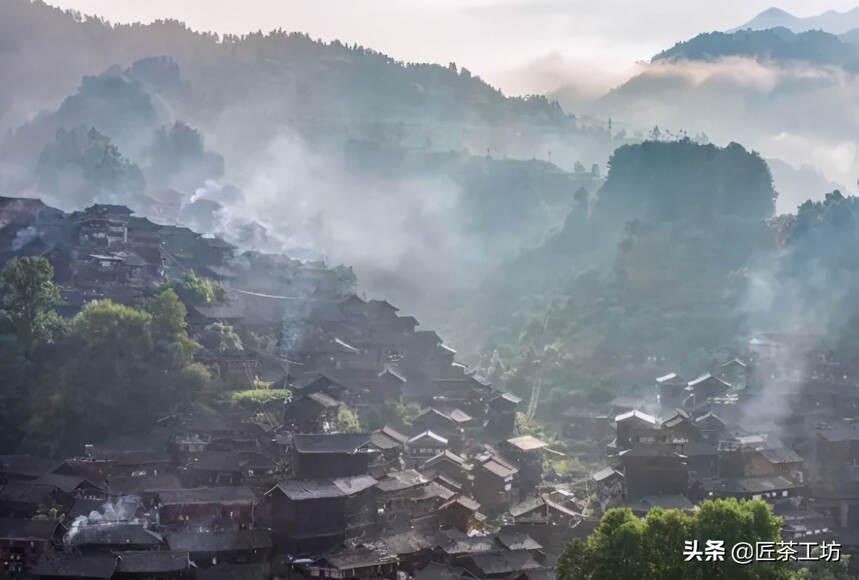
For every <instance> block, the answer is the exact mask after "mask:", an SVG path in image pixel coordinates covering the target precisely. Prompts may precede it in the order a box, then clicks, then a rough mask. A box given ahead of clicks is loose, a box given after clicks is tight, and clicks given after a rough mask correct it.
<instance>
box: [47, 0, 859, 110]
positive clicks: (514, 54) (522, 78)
mask: <svg viewBox="0 0 859 580" xmlns="http://www.w3.org/2000/svg"><path fill="white" fill-rule="evenodd" d="M772 1H773V0H709V1H704V0H651V1H649V2H644V1H642V0H241V1H239V2H234V1H226V0H146V1H145V2H142V1H140V0H49V3H51V4H55V5H57V6H61V7H63V8H74V9H76V10H80V11H81V12H84V13H87V14H98V15H100V16H103V17H105V18H106V19H108V20H111V21H121V22H131V21H142V22H149V21H151V20H153V19H156V18H167V17H169V18H175V19H179V20H183V21H185V22H186V23H188V24H189V25H190V26H191V27H192V28H195V29H203V30H213V31H216V32H222V33H223V32H231V33H243V32H248V31H253V30H258V29H261V30H263V31H265V30H270V29H273V28H278V27H280V28H283V29H284V30H288V31H302V32H307V33H309V34H310V35H311V36H312V37H314V38H322V39H325V40H332V39H335V38H337V39H340V40H342V41H344V42H349V43H352V42H357V43H358V44H362V45H365V46H369V47H372V48H375V49H377V50H380V51H382V52H384V53H386V54H389V55H391V56H393V57H395V58H397V59H400V60H407V61H429V62H440V63H447V62H449V61H451V60H453V61H456V62H457V64H460V65H465V66H466V67H468V68H469V69H471V70H472V72H474V73H475V74H478V75H480V76H482V77H483V78H485V79H486V80H488V81H490V82H491V83H493V84H495V85H498V86H500V87H501V88H502V89H504V90H505V91H506V92H509V93H521V92H543V91H548V90H552V89H554V88H557V86H558V85H560V84H563V82H564V79H565V78H571V77H573V76H575V77H578V78H579V79H582V78H584V79H589V80H590V81H591V82H593V83H595V84H597V85H606V84H615V83H616V82H618V81H619V80H620V79H621V78H622V77H623V76H625V73H626V72H627V71H628V70H629V68H630V67H631V66H632V64H633V63H634V62H635V61H636V60H647V59H649V58H650V57H651V56H652V55H653V54H655V53H656V52H659V51H660V50H662V49H663V48H667V47H669V46H671V45H672V44H673V43H674V42H676V41H678V40H685V39H687V38H689V37H691V36H694V35H695V34H697V33H699V32H704V31H711V30H723V29H727V28H731V27H733V26H736V25H739V24H742V23H743V22H745V21H747V20H749V19H751V18H752V17H753V16H755V15H756V14H757V13H759V12H761V11H762V10H765V9H766V8H769V7H770V6H771V5H772V4H771V2H772ZM857 3H859V0H828V1H826V2H809V1H808V0H780V1H779V3H778V6H779V7H780V8H782V9H784V10H787V11H789V12H792V13H794V14H796V15H798V16H808V15H811V14H817V13H820V12H823V11H825V10H829V9H835V10H841V11H843V10H848V9H850V8H852V7H854V6H855V5H856V4H857ZM573 73H578V74H573Z"/></svg>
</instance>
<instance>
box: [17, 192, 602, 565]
mask: <svg viewBox="0 0 859 580" xmlns="http://www.w3.org/2000/svg"><path fill="white" fill-rule="evenodd" d="M0 220H2V222H0V238H2V240H0V249H2V251H3V252H4V254H5V255H3V256H0V258H2V259H3V260H4V261H5V260H6V259H9V258H10V257H12V256H18V255H41V256H44V257H46V258H47V259H49V260H50V261H51V263H52V264H53V265H54V268H55V272H56V279H57V281H58V282H59V283H60V284H61V285H62V288H63V292H64V295H65V296H66V298H67V301H68V306H67V307H66V308H68V309H69V310H70V312H73V311H74V308H80V307H81V306H82V305H83V304H84V303H86V302H87V301H89V300H92V299H99V298H111V299H114V300H117V301H120V302H132V301H133V299H134V297H135V296H136V295H137V294H138V293H139V292H141V291H144V290H145V289H146V288H151V287H153V286H155V285H157V284H160V283H163V282H164V281H167V280H173V279H176V277H177V276H179V275H181V274H182V273H184V272H187V271H188V270H191V269H193V270H194V271H195V272H196V273H198V274H199V275H201V276H206V277H207V278H211V279H213V280H217V281H220V282H222V283H223V284H224V286H225V287H226V288H227V289H228V291H227V296H226V297H225V299H224V300H222V301H219V302H216V303H210V304H191V305H189V308H188V320H187V321H188V325H189V332H190V333H191V334H192V336H193V335H194V334H195V333H196V332H198V331H199V330H200V329H203V328H205V327H207V326H208V325H210V324H211V323H213V322H219V323H225V324H229V325H233V326H234V327H235V328H237V329H240V330H242V331H243V332H253V333H256V334H258V335H261V336H265V335H269V336H274V337H276V341H277V346H276V353H275V354H274V355H272V354H271V353H270V352H269V353H264V352H261V351H258V350H254V349H251V348H247V349H245V350H244V351H243V352H241V353H226V352H225V353H220V352H207V351H205V349H204V351H203V354H202V356H204V357H207V356H210V357H211V360H205V359H204V361H203V362H205V363H207V364H212V365H217V366H218V367H219V370H220V371H221V372H220V374H221V376H223V377H232V378H234V379H235V387H236V389H247V388H248V384H247V383H253V382H254V381H255V380H257V379H263V380H266V381H268V382H270V383H272V384H271V387H270V388H271V389H273V390H275V392H288V393H289V396H287V397H285V398H283V399H277V400H275V401H269V402H267V403H261V404H250V405H243V404H229V403H215V402H209V403H208V404H204V403H202V402H197V403H195V404H194V405H193V407H192V408H189V409H185V410H183V411H181V412H177V413H175V414H173V415H169V416H165V417H163V418H161V419H160V420H159V421H158V422H157V424H155V425H153V426H152V428H151V430H149V431H148V432H146V433H141V434H138V435H136V436H134V437H127V436H120V435H117V436H115V437H112V438H109V439H108V440H106V441H93V442H92V443H91V444H87V445H86V447H85V448H84V449H81V451H80V453H79V454H78V455H77V456H75V457H68V458H65V459H63V460H57V459H54V458H51V459H46V458H41V457H32V456H24V455H4V456H0V560H2V563H3V567H4V570H5V571H7V572H8V573H9V574H10V575H13V576H24V577H39V578H45V579H60V578H63V579H67V580H68V579H69V578H99V579H107V578H120V579H121V578H124V577H128V578H132V577H133V578H137V579H144V578H152V579H155V578H157V579H171V578H175V579H178V578H202V579H204V580H205V579H207V578H212V579H215V578H225V579H226V578H230V579H235V580H241V579H248V580H252V579H263V578H274V577H277V578H302V577H313V578H403V579H406V578H412V577H413V578H510V579H521V580H526V579H541V578H551V577H552V576H553V572H552V568H553V563H554V560H555V558H556V557H557V554H558V553H559V552H560V549H561V548H562V547H563V544H564V543H565V542H566V541H567V540H568V539H569V538H570V537H572V535H573V534H579V535H581V534H584V533H586V532H585V531H584V527H580V524H581V523H582V521H583V517H582V516H581V514H580V509H579V506H578V504H577V503H576V501H575V500H574V498H573V497H572V496H571V495H570V494H569V493H566V492H563V491H558V492H554V491H546V490H544V489H543V488H542V487H541V486H542V480H543V464H544V454H545V453H547V452H549V450H547V449H546V447H547V446H546V443H544V442H543V441H540V440H539V439H536V438H534V437H532V436H529V435H521V434H519V433H517V432H516V427H515V426H516V412H517V409H518V408H519V406H520V403H521V401H520V399H519V398H518V397H516V396H514V395H512V394H510V393H505V392H503V391H499V390H498V389H496V388H494V387H493V386H492V385H490V384H489V383H488V382H486V381H485V380H483V379H481V378H480V377H479V376H477V375H476V374H475V373H473V372H471V371H470V370H469V369H468V367H466V366H465V365H463V364H460V363H459V362H457V361H456V353H455V351H454V350H453V349H452V348H450V347H449V346H447V345H446V344H444V343H443V341H442V340H441V338H440V337H439V336H438V335H437V334H436V333H435V332H433V331H430V330H421V329H418V328H417V327H418V321H417V320H415V319H414V318H413V317H411V316H403V315H401V314H400V313H399V310H398V309H397V308H396V307H395V306H393V305H391V304H390V303H388V302H386V301H384V300H366V299H364V298H362V297H359V296H358V295H356V294H355V293H354V275H353V274H352V272H351V270H348V269H345V268H326V267H325V266H324V265H323V264H313V263H306V262H305V263H299V262H296V261H293V260H289V259H288V258H285V257H283V256H276V255H264V254H257V253H253V252H244V253H241V254H239V253H238V252H237V250H236V248H234V247H232V246H230V245H229V244H226V243H225V242H223V241H221V240H218V239H216V238H208V237H205V236H199V235H197V234H194V233H193V232H191V231H190V230H187V229H185V228H180V227H176V226H161V225H157V224H155V223H153V222H150V221H149V220H146V219H145V218H137V217H134V216H133V215H131V213H130V212H129V211H128V210H127V209H126V208H124V207H121V206H108V205H96V206H92V207H90V208H87V209H86V210H84V211H82V212H75V213H72V214H66V213H63V212H60V211H57V210H53V209H51V208H48V207H46V206H44V205H42V204H41V202H39V201H37V200H26V199H9V198H3V199H0ZM75 297H77V299H75ZM233 371H235V372H233ZM281 389H283V390H281ZM344 408H347V409H349V411H350V412H351V413H354V414H355V415H356V416H357V418H358V422H359V424H360V425H361V426H363V427H364V429H363V430H361V431H360V432H343V430H342V429H343V427H342V425H341V421H340V420H339V414H340V413H341V411H342V409H344ZM406 410H408V411H409V412H408V413H407V412H406ZM371 425H372V426H373V427H372V428H370V427H369V426H371ZM352 430H354V429H350V431H352ZM553 530H554V532H553ZM558 530H560V532H557V531H558ZM544 543H546V546H545V547H544V545H543V544H544Z"/></svg>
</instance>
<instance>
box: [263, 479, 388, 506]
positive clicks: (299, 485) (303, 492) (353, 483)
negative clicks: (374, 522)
mask: <svg viewBox="0 0 859 580" xmlns="http://www.w3.org/2000/svg"><path fill="white" fill-rule="evenodd" d="M377 483H378V482H377V481H376V480H375V479H374V478H372V477H371V476H369V475H357V476H355V477H339V478H337V479H291V480H287V481H282V482H280V483H278V484H277V485H276V486H275V487H274V488H272V489H271V490H269V491H268V492H267V493H266V495H269V494H271V493H272V492H273V491H274V490H275V489H277V490H279V491H280V492H281V493H283V494H284V495H285V496H286V497H288V498H289V499H291V500H293V501H304V500H310V499H323V498H331V497H346V496H350V495H354V494H356V493H360V492H362V491H364V490H365V489H369V488H371V487H373V486H374V485H376V484H377Z"/></svg>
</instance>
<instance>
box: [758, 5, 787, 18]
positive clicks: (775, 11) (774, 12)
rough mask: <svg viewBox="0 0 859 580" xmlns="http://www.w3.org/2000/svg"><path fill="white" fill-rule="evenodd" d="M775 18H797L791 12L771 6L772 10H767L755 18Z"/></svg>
mask: <svg viewBox="0 0 859 580" xmlns="http://www.w3.org/2000/svg"><path fill="white" fill-rule="evenodd" d="M773 16H789V17H791V18H796V16H794V15H793V14H791V13H790V12H786V11H784V10H782V9H781V8H779V7H777V6H771V7H770V8H767V9H766V10H764V11H763V12H761V13H760V14H758V15H757V16H756V17H755V18H762V17H767V18H772V17H773Z"/></svg>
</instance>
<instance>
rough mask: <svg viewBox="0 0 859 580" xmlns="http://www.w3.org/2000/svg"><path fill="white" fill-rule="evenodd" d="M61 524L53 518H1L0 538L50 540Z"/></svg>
mask: <svg viewBox="0 0 859 580" xmlns="http://www.w3.org/2000/svg"><path fill="white" fill-rule="evenodd" d="M57 526H59V524H58V523H57V522H55V521H51V520H27V519H19V518H0V539H4V540H11V539H14V540H31V541H33V540H36V541H38V540H50V539H51V538H52V537H53V535H54V532H55V531H56V530H57Z"/></svg>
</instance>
